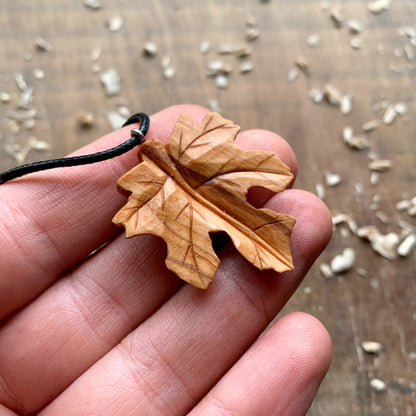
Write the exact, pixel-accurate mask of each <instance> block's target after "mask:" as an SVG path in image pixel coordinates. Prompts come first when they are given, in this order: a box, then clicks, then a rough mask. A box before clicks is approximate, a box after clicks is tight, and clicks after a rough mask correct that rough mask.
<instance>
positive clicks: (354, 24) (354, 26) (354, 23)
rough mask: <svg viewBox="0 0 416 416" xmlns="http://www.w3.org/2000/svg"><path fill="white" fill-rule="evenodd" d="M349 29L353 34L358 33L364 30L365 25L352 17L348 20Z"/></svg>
mask: <svg viewBox="0 0 416 416" xmlns="http://www.w3.org/2000/svg"><path fill="white" fill-rule="evenodd" d="M347 26H348V29H349V31H350V33H352V34H353V35H358V34H360V33H362V31H363V25H362V24H361V23H360V22H359V21H358V20H355V19H350V20H348V22H347Z"/></svg>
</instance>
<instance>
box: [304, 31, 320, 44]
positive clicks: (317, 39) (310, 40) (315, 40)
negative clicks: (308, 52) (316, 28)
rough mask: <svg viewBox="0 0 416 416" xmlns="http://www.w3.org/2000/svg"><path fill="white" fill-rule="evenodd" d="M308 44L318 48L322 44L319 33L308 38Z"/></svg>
mask: <svg viewBox="0 0 416 416" xmlns="http://www.w3.org/2000/svg"><path fill="white" fill-rule="evenodd" d="M306 44H307V45H308V46H310V47H311V48H316V47H318V46H319V45H320V44H321V36H320V35H319V34H318V33H313V34H312V35H310V36H308V38H307V39H306Z"/></svg>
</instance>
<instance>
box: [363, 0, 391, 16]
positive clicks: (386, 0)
mask: <svg viewBox="0 0 416 416" xmlns="http://www.w3.org/2000/svg"><path fill="white" fill-rule="evenodd" d="M390 3H391V0H374V1H370V2H369V3H368V6H367V8H368V10H369V11H370V12H371V13H374V14H380V13H381V12H384V11H387V10H388V9H389V8H390Z"/></svg>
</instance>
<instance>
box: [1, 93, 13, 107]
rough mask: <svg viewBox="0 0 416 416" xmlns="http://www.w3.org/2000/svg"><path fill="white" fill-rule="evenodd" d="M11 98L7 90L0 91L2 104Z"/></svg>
mask: <svg viewBox="0 0 416 416" xmlns="http://www.w3.org/2000/svg"><path fill="white" fill-rule="evenodd" d="M11 99H12V96H11V95H10V94H9V93H8V92H4V91H2V92H0V101H1V102H2V103H3V104H7V103H9V102H10V101H11Z"/></svg>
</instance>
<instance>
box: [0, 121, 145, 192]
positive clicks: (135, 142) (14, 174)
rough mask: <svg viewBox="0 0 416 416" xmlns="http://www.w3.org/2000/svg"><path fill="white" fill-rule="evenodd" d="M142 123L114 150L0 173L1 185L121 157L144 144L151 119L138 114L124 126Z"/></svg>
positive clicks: (33, 164) (48, 161) (35, 164)
mask: <svg viewBox="0 0 416 416" xmlns="http://www.w3.org/2000/svg"><path fill="white" fill-rule="evenodd" d="M133 123H140V128H138V129H132V130H131V138H130V139H129V140H127V141H126V142H124V143H122V144H120V145H118V146H116V147H113V148H112V149H108V150H104V151H102V152H97V153H93V154H90V155H83V156H74V157H67V158H61V159H52V160H44V161H42V162H35V163H30V164H27V165H22V166H18V167H16V168H13V169H10V170H8V171H6V172H3V173H0V184H3V183H5V182H8V181H10V180H12V179H15V178H18V177H20V176H23V175H27V174H28V173H33V172H38V171H41V170H47V169H53V168H64V167H69V166H80V165H88V164H91V163H97V162H102V161H104V160H108V159H112V158H113V157H117V156H120V155H122V154H124V153H126V152H128V151H129V150H131V149H133V148H134V147H136V146H139V145H141V144H142V143H143V140H144V137H145V136H146V133H147V131H148V130H149V125H150V119H149V116H148V115H147V114H145V113H137V114H134V115H133V116H131V117H130V118H129V119H128V120H127V121H126V122H125V123H124V124H123V127H124V126H128V125H129V124H133Z"/></svg>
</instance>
